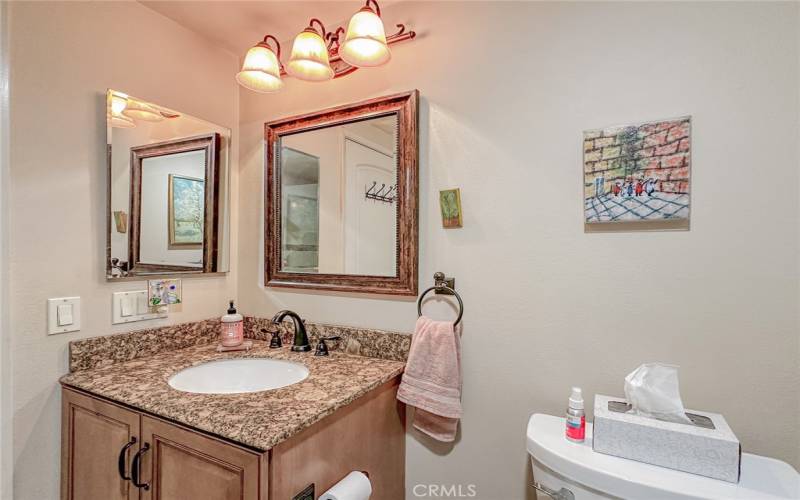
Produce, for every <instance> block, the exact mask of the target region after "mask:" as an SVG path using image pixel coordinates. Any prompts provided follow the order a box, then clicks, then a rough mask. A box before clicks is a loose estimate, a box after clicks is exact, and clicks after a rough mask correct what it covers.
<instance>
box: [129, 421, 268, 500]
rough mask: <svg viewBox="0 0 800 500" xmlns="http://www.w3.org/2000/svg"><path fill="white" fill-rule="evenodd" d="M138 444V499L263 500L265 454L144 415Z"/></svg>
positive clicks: (264, 497) (265, 493)
mask: <svg viewBox="0 0 800 500" xmlns="http://www.w3.org/2000/svg"><path fill="white" fill-rule="evenodd" d="M142 442H143V443H147V444H149V445H150V449H149V450H148V451H147V452H145V453H144V455H143V457H142V473H141V479H140V481H141V482H147V483H148V484H149V487H147V488H146V489H142V490H141V492H142V500H204V499H209V500H212V499H213V500H266V499H267V497H266V495H267V488H266V481H267V475H266V470H267V469H266V463H265V462H266V456H265V455H260V454H258V453H255V452H252V451H249V450H246V449H244V448H240V447H238V446H236V445H233V444H230V443H227V442H224V441H222V440H219V439H215V438H212V437H208V436H205V435H203V434H200V433H198V432H195V431H191V430H188V429H185V428H183V427H180V426H178V425H174V424H170V423H168V422H165V421H163V420H159V419H156V418H151V417H148V416H143V417H142ZM143 446H144V444H143ZM262 481H263V485H262Z"/></svg>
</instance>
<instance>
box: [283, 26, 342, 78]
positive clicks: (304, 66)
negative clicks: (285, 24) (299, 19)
mask: <svg viewBox="0 0 800 500" xmlns="http://www.w3.org/2000/svg"><path fill="white" fill-rule="evenodd" d="M286 72H287V73H289V74H290V75H292V76H293V77H295V78H299V79H301V80H307V81H310V82H324V81H325V80H330V79H331V78H333V69H332V68H331V64H330V61H329V60H328V47H327V46H326V45H325V41H324V40H323V39H322V37H321V36H320V34H319V33H317V32H316V31H315V30H314V29H312V28H306V29H305V30H303V31H301V32H300V34H299V35H297V37H296V38H295V39H294V44H293V45H292V57H291V58H290V59H289V62H288V63H287V64H286Z"/></svg>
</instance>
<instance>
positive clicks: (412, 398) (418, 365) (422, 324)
mask: <svg viewBox="0 0 800 500" xmlns="http://www.w3.org/2000/svg"><path fill="white" fill-rule="evenodd" d="M397 399H398V400H400V401H402V402H403V403H406V404H408V405H411V406H414V407H415V408H416V410H415V412H414V428H416V429H418V430H420V431H422V432H424V433H425V434H428V435H429V436H431V437H433V438H435V439H437V440H439V441H445V442H450V441H453V440H455V438H456V428H457V427H458V419H459V418H461V342H460V339H459V337H458V335H457V334H456V332H455V328H454V326H453V323H452V322H447V321H434V320H432V319H430V318H426V317H425V316H421V317H420V318H419V319H418V320H417V326H416V329H415V330H414V336H413V337H412V338H411V349H410V350H409V353H408V362H407V363H406V370H405V372H404V373H403V379H402V381H401V382H400V387H399V389H398V390H397Z"/></svg>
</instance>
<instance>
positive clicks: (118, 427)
mask: <svg viewBox="0 0 800 500" xmlns="http://www.w3.org/2000/svg"><path fill="white" fill-rule="evenodd" d="M398 384H399V377H397V378H395V379H393V380H391V381H389V382H387V383H385V384H383V385H382V386H380V387H378V388H376V389H374V390H372V391H370V392H369V393H367V394H365V395H364V396H362V397H360V398H359V399H357V400H356V401H354V402H352V403H351V404H349V405H347V406H345V407H343V408H340V409H339V410H337V411H335V412H334V413H333V414H332V415H330V416H328V417H326V418H324V419H322V420H321V421H319V422H317V423H316V424H314V425H312V426H311V427H309V428H307V429H305V430H303V431H301V432H300V433H298V434H296V435H294V436H292V437H291V438H289V439H287V440H285V441H282V442H281V443H279V444H278V445H276V446H275V447H274V448H273V449H272V450H270V451H266V452H259V451H255V450H252V449H249V448H246V447H243V446H239V445H237V444H236V443H233V442H230V441H227V440H224V439H221V438H216V437H213V436H210V435H208V434H205V433H203V432H200V431H197V430H193V429H191V428H188V427H185V426H183V425H179V424H175V423H172V422H168V421H166V420H163V419H160V418H157V417H154V416H150V415H148V414H144V413H142V412H138V411H136V410H133V409H130V408H126V407H124V406H121V405H118V404H115V403H112V402H109V401H107V400H104V399H100V398H97V397H94V396H92V395H90V394H88V393H84V392H80V391H76V390H73V389H70V388H68V387H64V388H63V390H62V431H61V435H62V437H61V467H62V472H61V499H62V500H100V499H102V500H122V499H124V500H291V499H292V498H293V497H294V496H295V495H297V494H298V493H299V492H301V491H303V490H304V489H305V488H306V487H308V486H309V485H311V484H312V483H313V484H314V491H315V495H314V498H318V497H319V496H320V495H321V494H322V493H323V492H324V491H326V490H327V489H328V488H330V487H331V486H333V485H334V484H335V483H336V482H337V481H338V480H339V479H341V478H342V477H344V476H345V475H347V473H349V472H350V471H351V470H361V471H366V472H367V473H368V474H369V475H370V480H371V481H372V487H373V492H374V494H373V497H374V498H379V499H380V500H403V499H404V498H405V490H404V488H405V407H404V405H402V404H401V403H398V402H397V400H396V399H395V395H396V393H397V386H398ZM137 456H138V459H137ZM120 457H122V458H121V460H120ZM136 462H138V467H137V469H138V470H140V471H141V472H140V474H139V475H138V476H139V477H137V474H134V471H133V470H132V468H133V467H134V464H135V463H136ZM120 463H122V467H123V470H120ZM123 474H124V476H125V478H123ZM126 478H127V479H126ZM137 479H138V482H139V484H140V485H141V486H140V487H137V486H136V485H135V484H134V482H135V481H136V480H137ZM145 484H146V486H144V485H145Z"/></svg>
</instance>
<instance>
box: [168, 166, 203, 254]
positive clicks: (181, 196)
mask: <svg viewBox="0 0 800 500" xmlns="http://www.w3.org/2000/svg"><path fill="white" fill-rule="evenodd" d="M204 196H205V182H204V181H203V179H195V178H192V177H183V176H180V175H173V174H170V175H169V209H168V214H169V221H168V223H169V245H170V246H183V247H189V246H195V247H201V246H202V245H203V212H204V210H205V208H204V200H203V197H204Z"/></svg>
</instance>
